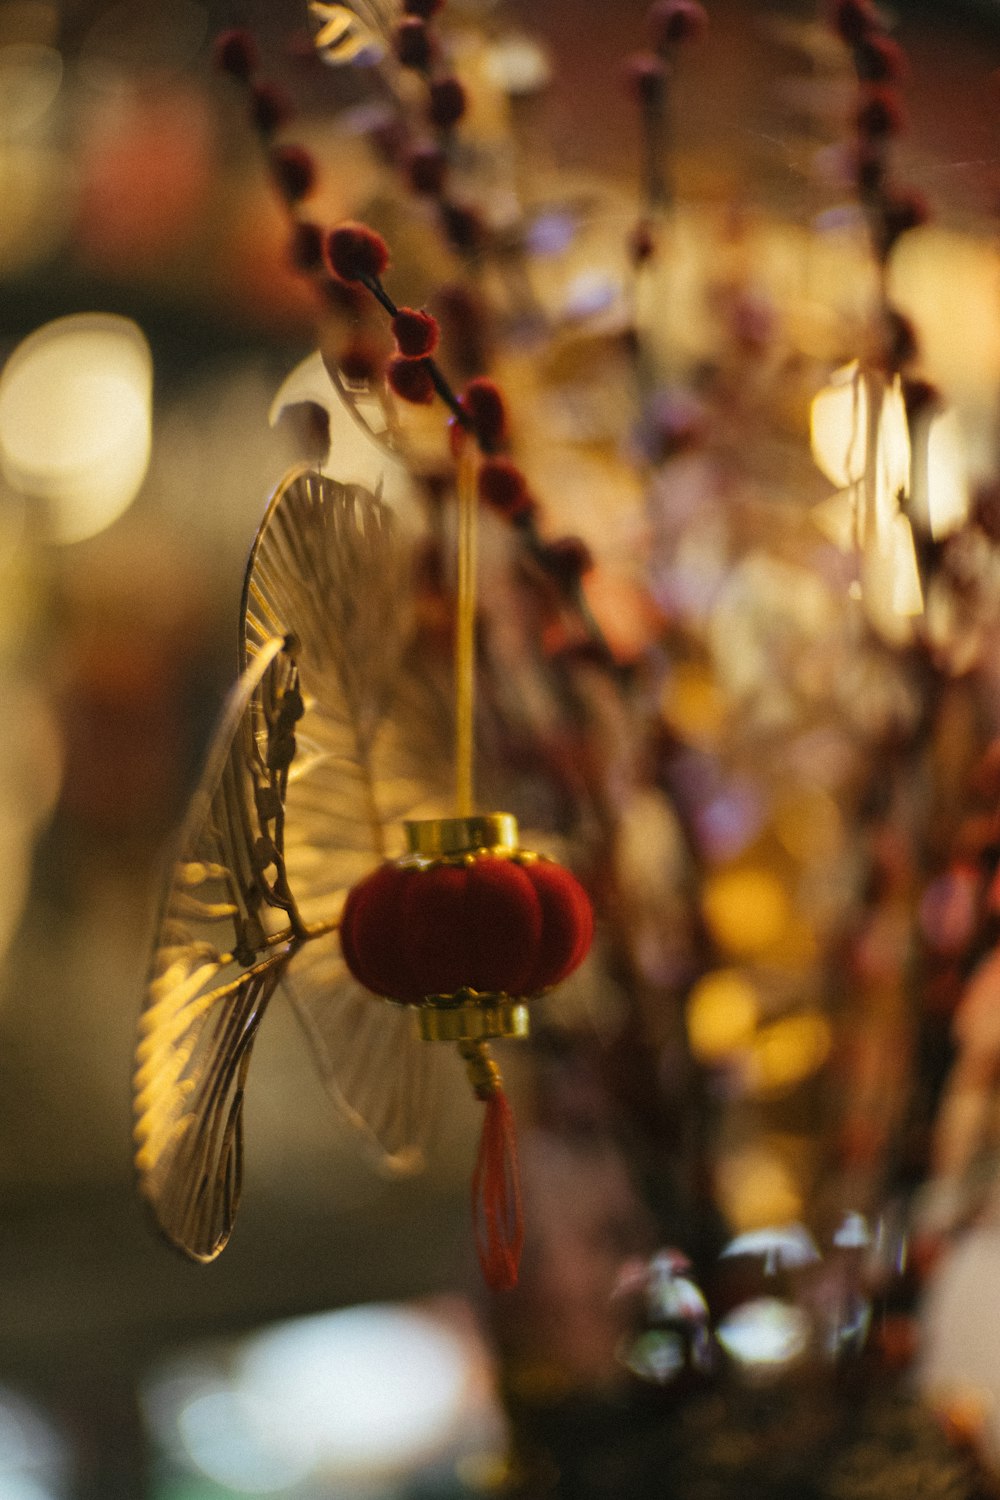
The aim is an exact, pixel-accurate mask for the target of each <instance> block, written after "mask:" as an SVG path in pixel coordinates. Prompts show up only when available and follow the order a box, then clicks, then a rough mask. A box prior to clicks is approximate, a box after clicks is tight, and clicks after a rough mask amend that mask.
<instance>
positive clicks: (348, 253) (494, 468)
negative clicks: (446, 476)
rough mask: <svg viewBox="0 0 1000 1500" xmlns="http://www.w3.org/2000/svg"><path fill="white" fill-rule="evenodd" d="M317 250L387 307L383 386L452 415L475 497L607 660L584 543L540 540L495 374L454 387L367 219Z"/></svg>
mask: <svg viewBox="0 0 1000 1500" xmlns="http://www.w3.org/2000/svg"><path fill="white" fill-rule="evenodd" d="M323 253H324V256H325V259H326V264H327V266H328V268H329V270H330V272H331V273H332V274H333V275H334V276H335V277H337V278H338V279H339V280H340V281H342V282H343V283H345V284H346V285H347V286H348V287H363V288H364V289H365V290H366V291H368V292H369V293H370V294H371V296H372V297H374V299H375V301H376V302H377V303H378V304H379V306H380V307H382V308H383V309H384V310H385V312H386V313H388V315H389V318H390V320H391V327H392V331H393V335H394V337H395V340H396V353H395V354H394V355H393V356H392V358H391V359H390V360H389V363H388V366H387V368H386V380H387V382H388V384H389V387H390V389H391V390H392V391H393V392H394V393H395V394H396V395H397V396H399V397H400V398H401V399H402V400H404V401H408V402H411V403H414V404H416V405H426V404H428V403H430V402H431V401H432V400H433V398H434V395H435V394H436V395H438V396H439V397H440V398H441V400H442V401H443V402H444V403H445V405H446V406H447V407H448V409H449V411H450V412H451V414H452V418H453V427H452V447H453V451H454V452H455V453H456V456H457V454H458V452H459V450H460V448H461V446H462V443H463V442H464V441H465V440H466V439H467V438H470V437H471V438H473V439H474V440H475V442H476V444H477V446H478V448H479V450H480V453H481V454H482V462H481V464H480V466H479V470H478V474H477V481H476V483H477V493H478V497H479V499H480V501H481V502H482V503H483V504H485V505H487V506H489V507H490V508H491V509H492V510H493V511H495V512H496V513H497V514H499V515H501V516H503V517H505V518H506V519H507V520H508V521H510V522H511V523H512V524H514V525H516V526H517V528H518V530H519V531H520V532H521V534H522V536H523V538H524V541H525V544H526V546H527V548H528V551H529V553H530V555H531V556H532V557H533V558H534V560H535V562H536V563H537V564H538V566H539V567H541V569H542V570H543V571H544V572H545V573H546V574H547V575H548V576H549V577H550V578H551V579H552V580H553V582H554V583H555V584H556V585H557V586H558V588H559V589H560V590H561V592H562V593H563V594H564V596H565V597H566V598H567V599H568V600H569V601H570V602H571V603H572V604H573V606H574V607H575V608H576V610H577V613H578V614H579V616H580V618H581V619H582V621H583V623H584V627H585V629H586V631H587V633H588V635H589V636H590V638H591V640H592V642H593V643H594V645H595V648H596V649H597V651H598V654H599V656H601V658H602V659H603V660H605V661H606V662H608V663H610V662H611V661H612V658H611V652H610V650H609V648H608V646H607V644H606V642H605V641H604V636H603V633H602V631H601V629H600V627H599V625H598V624H597V622H596V620H595V619H594V617H593V615H592V613H591V612H590V609H589V607H588V605H587V601H586V598H585V596H584V594H583V592H582V579H583V577H584V575H585V574H586V573H587V572H588V571H589V569H590V568H591V567H592V566H593V559H592V558H591V555H590V552H589V549H588V548H587V546H586V544H585V543H584V542H582V541H581V540H580V539H579V538H578V537H564V538H559V539H557V540H555V541H545V540H543V538H542V537H541V535H540V534H539V532H538V530H537V528H536V525H535V515H536V510H537V505H536V502H535V500H534V498H533V497H532V495H531V492H530V489H529V485H528V480H527V478H526V476H525V475H524V474H523V473H522V471H521V470H520V469H519V468H518V466H517V465H516V464H515V463H514V462H513V461H512V460H511V459H510V458H508V457H507V456H506V454H505V453H504V451H503V450H504V449H505V448H506V447H507V445H508V442H509V435H510V423H509V417H508V411H507V403H506V401H505V400H504V396H503V392H502V391H501V390H500V387H499V386H498V385H497V383H496V382H495V381H494V380H489V379H487V378H486V377H484V376H477V377H475V378H473V379H472V380H470V381H468V382H467V384H466V385H465V387H464V389H463V391H462V394H461V395H458V394H457V392H456V391H455V390H454V389H453V388H452V386H451V384H450V383H449V381H448V380H447V378H446V376H445V375H444V373H443V372H442V370H441V368H440V366H439V365H438V363H437V361H436V360H435V359H434V357H433V355H434V351H435V349H436V347H437V343H438V336H439V328H438V323H437V320H436V319H435V318H434V317H432V316H431V314H430V313H426V312H422V311H419V310H418V309H416V308H412V307H399V306H397V304H396V302H395V301H394V300H393V298H392V297H391V296H390V294H389V292H388V291H387V290H386V288H385V286H384V284H383V281H382V277H383V275H384V273H385V272H386V270H387V269H388V266H389V247H388V246H387V244H386V242H385V240H384V239H383V238H382V236H381V235H380V234H377V233H376V232H375V230H373V229H371V228H370V227H369V226H368V225H367V224H359V223H355V222H348V223H345V224H339V225H337V227H336V228H335V229H332V230H331V231H330V232H329V234H327V235H326V237H325V240H324V243H323Z"/></svg>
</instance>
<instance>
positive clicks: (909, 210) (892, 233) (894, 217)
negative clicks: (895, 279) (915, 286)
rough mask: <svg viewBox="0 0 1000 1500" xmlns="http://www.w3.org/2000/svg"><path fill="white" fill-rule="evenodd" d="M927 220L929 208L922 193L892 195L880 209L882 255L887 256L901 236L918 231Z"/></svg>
mask: <svg viewBox="0 0 1000 1500" xmlns="http://www.w3.org/2000/svg"><path fill="white" fill-rule="evenodd" d="M929 218H930V208H929V207H928V205H927V199H926V198H925V197H924V196H923V194H922V193H917V192H905V193H894V194H892V195H891V196H890V197H889V198H888V199H887V200H886V202H885V204H884V205H883V208H882V224H881V233H880V235H879V240H880V248H881V250H882V253H883V255H888V253H889V251H890V250H891V249H892V247H893V246H894V245H895V243H896V241H897V240H898V239H899V237H900V235H901V234H906V232H907V230H910V229H919V228H920V226H921V224H926V223H927V220H928V219H929Z"/></svg>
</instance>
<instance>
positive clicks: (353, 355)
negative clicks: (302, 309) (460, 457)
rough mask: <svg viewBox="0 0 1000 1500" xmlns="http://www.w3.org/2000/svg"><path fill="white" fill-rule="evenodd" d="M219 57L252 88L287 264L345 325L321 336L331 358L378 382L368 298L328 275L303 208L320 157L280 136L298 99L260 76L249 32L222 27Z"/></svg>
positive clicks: (350, 377) (250, 109) (380, 357)
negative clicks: (332, 346)
mask: <svg viewBox="0 0 1000 1500" xmlns="http://www.w3.org/2000/svg"><path fill="white" fill-rule="evenodd" d="M214 61H215V65H216V67H217V69H218V70H219V71H220V72H221V73H223V74H225V75H226V76H228V77H229V78H231V79H233V80H234V81H235V82H236V83H238V84H239V85H240V86H241V87H242V88H243V89H244V90H245V92H246V102H247V115H248V118H249V120H250V123H251V124H252V126H253V128H254V131H255V133H256V135H257V137H258V139H259V141H260V144H261V147H262V150H263V152H264V155H265V159H266V162H267V167H268V172H269V176H270V179H271V182H272V184H273V186H274V188H275V191H276V195H277V198H278V200H279V202H280V203H281V206H282V208H283V209H284V211H285V214H286V217H287V220H288V249H287V257H288V263H289V264H290V266H291V267H292V269H293V270H295V271H297V272H298V273H299V274H300V275H302V276H304V277H306V278H307V279H308V280H309V281H311V282H312V284H313V286H314V287H315V289H316V292H317V294H318V296H319V299H320V303H319V307H320V312H319V315H320V318H321V319H322V320H324V321H325V320H326V319H327V318H329V317H330V315H335V319H336V321H338V322H346V324H347V332H346V336H345V335H343V334H341V335H340V336H338V337H337V338H336V339H333V338H332V337H331V336H330V335H329V334H326V333H321V342H322V343H323V344H324V345H325V344H327V343H328V342H335V343H337V344H338V345H339V348H338V350H337V354H336V356H335V359H334V361H333V363H334V364H335V365H336V367H337V368H338V369H339V370H340V372H341V374H342V375H343V377H344V379H345V380H346V381H347V383H348V384H349V385H352V386H359V385H372V384H374V383H375V382H376V381H377V380H378V379H380V378H381V375H382V372H383V367H384V362H385V361H384V354H383V352H382V345H381V342H380V340H379V339H378V338H377V337H375V336H374V333H373V331H372V330H371V329H370V328H366V327H365V326H364V323H365V313H366V309H367V299H366V298H365V297H364V295H363V294H362V293H360V291H359V290H357V289H352V287H351V286H349V285H348V284H347V282H346V281H345V280H341V279H339V278H337V277H335V276H332V275H331V274H330V270H329V268H328V266H327V264H326V260H325V257H324V230H323V228H322V226H321V225H319V224H317V223H315V222H314V221H313V220H312V219H310V218H307V217H305V216H304V215H303V212H302V207H303V204H304V203H305V201H306V200H307V199H309V198H310V197H312V195H313V194H314V192H315V190H316V187H317V185H318V180H319V171H318V167H317V163H316V159H315V157H314V156H313V154H312V152H311V151H309V150H308V149H307V148H306V147H305V146H302V145H300V144H298V143H295V142H283V141H282V142H276V141H275V139H274V138H275V136H276V134H277V133H278V132H279V131H281V130H283V129H284V128H285V127H286V126H287V125H288V124H289V123H290V122H291V120H293V119H294V116H295V109H294V106H293V104H292V101H291V100H290V99H289V98H288V96H287V95H286V93H285V92H284V90H283V89H281V88H279V87H278V86H277V85H276V84H274V83H272V82H270V81H269V80H267V79H262V78H261V77H260V53H259V49H258V46H257V43H256V40H255V39H254V37H253V35H252V34H251V33H250V32H248V31H246V30H243V29H232V30H229V31H224V32H222V33H221V34H220V35H219V36H218V37H217V38H216V41H215V46H214ZM387 258H388V257H387Z"/></svg>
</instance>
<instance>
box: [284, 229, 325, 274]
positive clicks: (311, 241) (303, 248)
mask: <svg viewBox="0 0 1000 1500" xmlns="http://www.w3.org/2000/svg"><path fill="white" fill-rule="evenodd" d="M288 258H289V260H290V261H291V263H292V265H293V266H294V267H295V269H296V270H297V271H315V270H316V269H317V267H319V266H321V265H322V264H323V231H322V229H320V227H319V225H318V224H313V223H311V222H310V221H309V220H307V219H302V220H300V221H299V223H298V224H296V226H295V228H294V229H293V230H292V238H291V241H290V243H289V246H288Z"/></svg>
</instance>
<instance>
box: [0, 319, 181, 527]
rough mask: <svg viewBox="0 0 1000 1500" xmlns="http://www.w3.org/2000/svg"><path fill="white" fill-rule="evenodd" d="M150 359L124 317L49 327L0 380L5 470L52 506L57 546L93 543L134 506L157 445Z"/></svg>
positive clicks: (20, 487) (23, 489) (11, 480)
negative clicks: (153, 432) (153, 430)
mask: <svg viewBox="0 0 1000 1500" xmlns="http://www.w3.org/2000/svg"><path fill="white" fill-rule="evenodd" d="M151 398H152V360H151V357H150V352H149V346H148V345H147V343H146V340H145V338H144V337H143V335H142V333H141V331H140V330H139V328H138V327H137V326H136V325H135V323H132V322H131V321H130V320H129V319H127V318H118V317H112V316H110V315H105V314H102V313H83V314H80V315H78V316H76V317H70V318H58V319H56V321H55V322H53V323H46V324H45V326H44V327H42V328H39V329H37V330H36V331H35V332H34V333H33V334H31V335H30V336H29V337H28V338H26V339H25V340H24V342H23V343H21V344H19V345H18V347H17V348H16V349H15V350H14V353H13V354H12V355H11V357H10V359H9V360H8V361H7V364H6V365H5V367H4V369H3V372H2V374H0V469H2V471H3V476H4V478H5V480H6V481H7V483H8V484H9V485H10V486H11V487H12V488H13V489H15V490H17V491H18V492H19V493H21V494H24V495H29V496H31V497H33V498H34V499H37V500H41V501H43V502H45V503H46V504H47V506H48V510H49V535H50V537H51V539H52V540H53V541H56V542H77V541H82V540H83V539H84V538H86V537H90V536H94V535H96V533H97V532H99V531H103V530H104V528H105V527H106V526H110V524H111V522H112V521H114V520H116V519H117V518H118V517H119V516H120V515H121V514H122V512H123V511H125V510H126V509H127V508H128V506H129V505H130V504H131V503H132V501H133V500H134V499H135V496H136V494H137V493H138V491H139V488H140V486H141V484H142V482H143V479H144V478H145V475H146V469H147V467H148V464H149V453H150V443H151Z"/></svg>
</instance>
